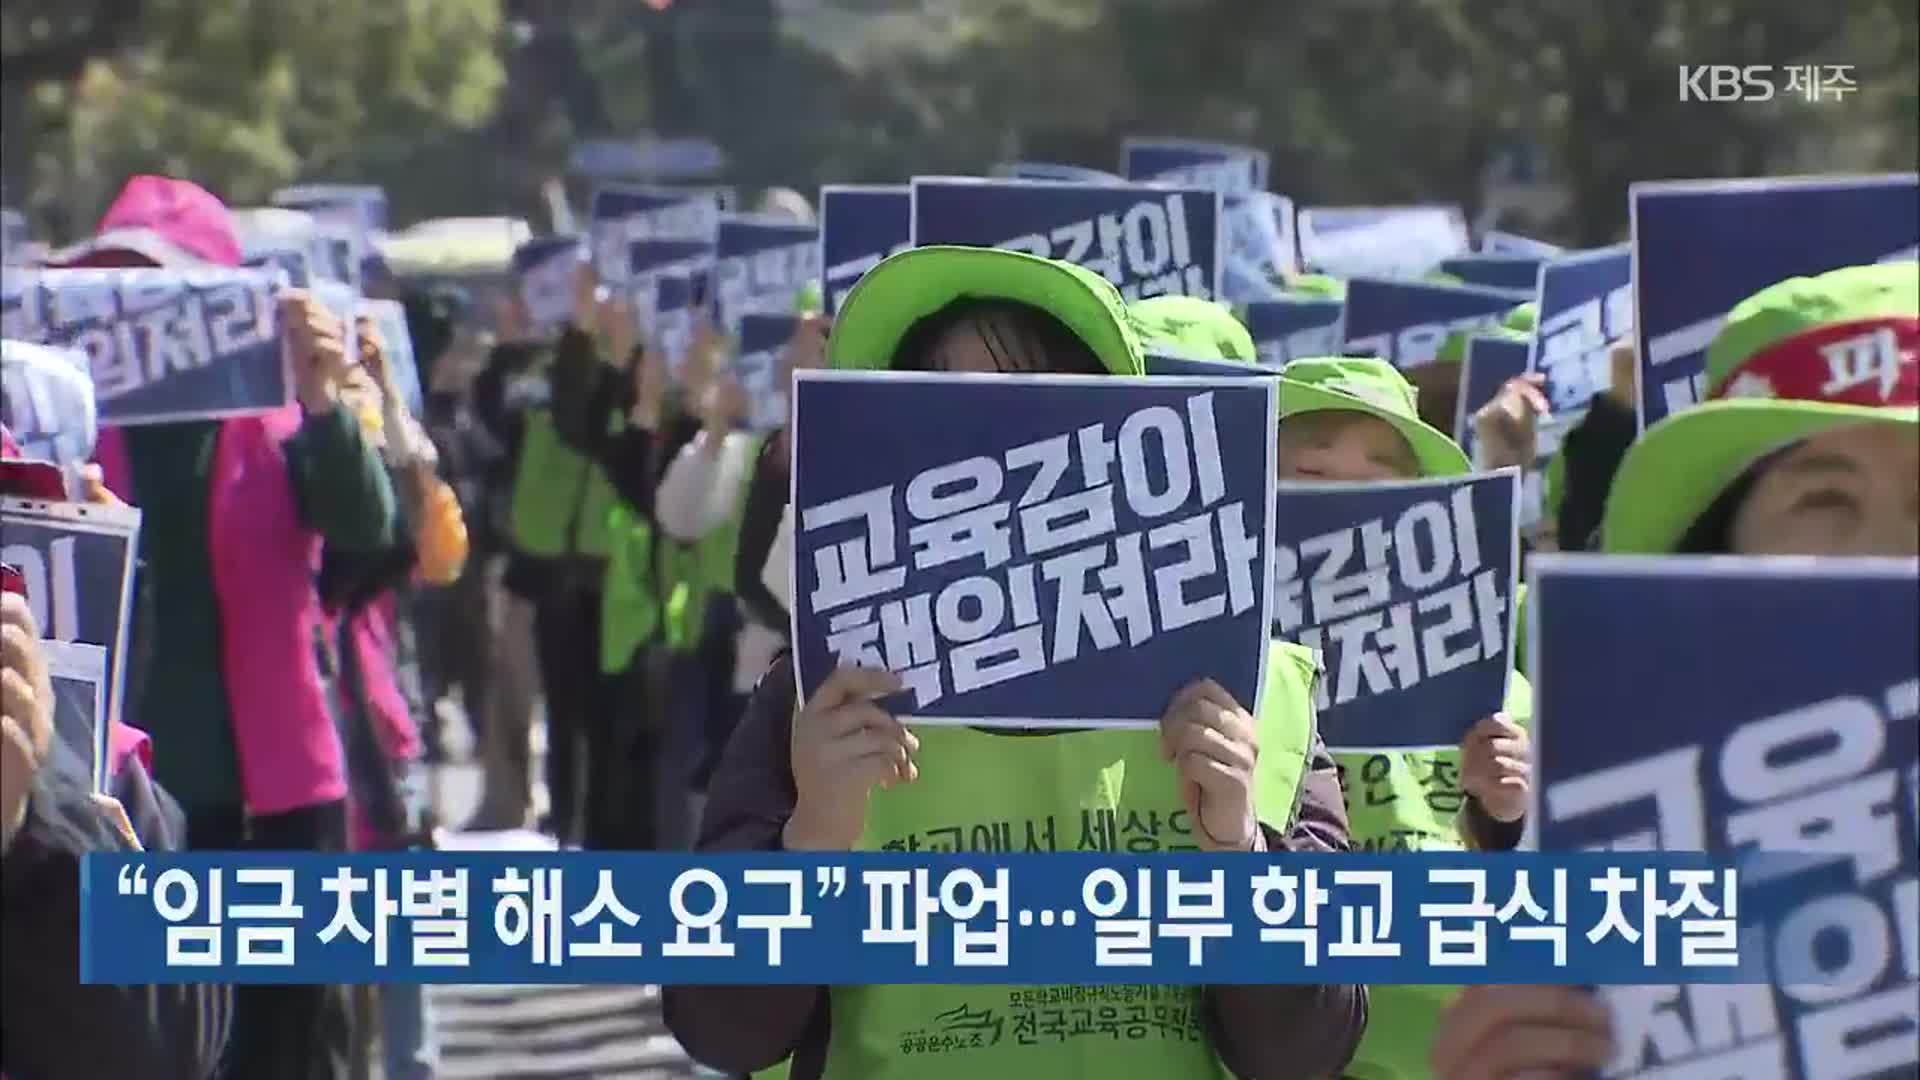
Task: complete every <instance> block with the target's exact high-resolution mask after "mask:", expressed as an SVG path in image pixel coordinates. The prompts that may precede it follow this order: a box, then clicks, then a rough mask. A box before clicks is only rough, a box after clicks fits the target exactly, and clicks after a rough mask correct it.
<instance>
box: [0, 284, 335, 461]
mask: <svg viewBox="0 0 1920 1080" xmlns="http://www.w3.org/2000/svg"><path fill="white" fill-rule="evenodd" d="M285 282H286V279H285V278H284V277H283V276H282V275H280V274H279V273H278V272H275V271H261V270H224V269H223V270H190V271H181V270H157V269H138V270H47V271H42V270H14V271H10V272H9V273H8V274H7V275H6V277H5V281H4V283H0V335H4V336H5V337H9V338H13V339H15V340H19V341H30V342H34V343H36V344H41V345H54V346H61V347H65V348H72V349H78V350H80V351H82V352H84V353H85V354H86V356H87V367H88V371H89V374H90V375H91V377H92V379H93V392H94V402H95V406H96V408H97V410H98V415H99V423H100V426H102V427H129V426H132V425H136V424H165V423H177V422H179V421H183V420H210V419H220V418H225V417H233V416H248V415H255V414H259V413H265V412H272V411H273V410H275V409H278V408H280V407H281V406H283V405H285V404H287V402H289V401H291V400H293V378H292V373H291V371H290V370H289V364H288V357H287V356H286V354H285V352H284V350H283V349H282V347H281V335H280V308H279V303H278V299H277V296H278V293H279V291H280V289H281V288H282V287H283V286H284V284H285ZM345 310H349V311H350V310H351V308H347V309H345Z"/></svg>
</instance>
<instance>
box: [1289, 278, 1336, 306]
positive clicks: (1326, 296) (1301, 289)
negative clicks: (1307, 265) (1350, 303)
mask: <svg viewBox="0 0 1920 1080" xmlns="http://www.w3.org/2000/svg"><path fill="white" fill-rule="evenodd" d="M1287 292H1289V293H1291V294H1293V295H1294V296H1304V297H1308V298H1310V299H1314V300H1345V299H1346V298H1347V283H1346V282H1344V281H1341V280H1340V279H1339V278H1337V277H1333V276H1332V275H1329V274H1295V275H1293V276H1292V277H1290V278H1288V279H1287Z"/></svg>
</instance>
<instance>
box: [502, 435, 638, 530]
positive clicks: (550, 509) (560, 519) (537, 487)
mask: <svg viewBox="0 0 1920 1080" xmlns="http://www.w3.org/2000/svg"><path fill="white" fill-rule="evenodd" d="M623 421H624V418H622V417H618V416H616V417H615V418H614V420H613V425H612V426H613V429H614V430H615V431H618V430H619V428H620V427H621V425H622V423H623ZM618 501H619V496H618V495H617V494H616V493H615V492H614V489H613V484H612V483H611V482H609V481H608V480H607V476H606V472H605V471H604V470H602V469H601V468H600V466H599V465H598V464H597V463H595V462H593V461H590V460H588V459H587V458H586V457H585V456H583V455H581V454H580V453H579V452H578V451H576V450H574V449H573V448H572V447H569V446H567V445H566V444H565V443H563V442H561V441H560V435H559V433H558V432H557V431H555V430H554V427H553V414H552V413H551V412H550V411H549V410H547V409H534V410H531V411H529V412H528V413H527V419H526V427H525V430H524V432H523V434H522V435H521V440H520V464H519V467H518V469H517V470H516V471H515V473H514V480H513V512H512V525H513V543H514V546H515V547H517V548H518V549H519V550H521V551H523V552H525V553H526V554H528V555H537V556H540V557H542V558H548V559H553V558H559V557H561V556H563V555H586V556H591V557H593V558H600V559H604V558H606V557H607V554H608V550H609V540H610V537H609V533H608V521H607V518H608V514H609V513H610V512H611V511H612V509H613V506H614V504H615V503H616V502H618Z"/></svg>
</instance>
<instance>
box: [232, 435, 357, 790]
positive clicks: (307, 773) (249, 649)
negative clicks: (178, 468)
mask: <svg viewBox="0 0 1920 1080" xmlns="http://www.w3.org/2000/svg"><path fill="white" fill-rule="evenodd" d="M300 421H301V413H300V407H299V406H298V405H289V406H287V407H285V408H283V409H281V410H279V411H277V412H273V413H268V414H267V415H265V416H255V417H244V418H241V419H237V420H228V421H226V422H225V423H224V424H223V425H221V428H220V437H219V440H218V444H217V448H216V450H215V452H214V462H213V471H212V476H211V477H210V479H209V485H208V486H209V491H210V495H209V499H210V506H209V511H208V512H209V515H210V517H211V518H212V521H211V522H210V525H211V537H210V541H209V546H210V548H211V554H212V560H213V585H214V592H215V594H216V596H217V597H218V598H219V602H220V624H221V636H222V638H223V659H224V666H225V670H226V677H227V701H228V704H229V706H230V708H231V709H232V715H233V741H234V748H235V750H236V751H237V752H238V755H239V758H240V781H241V788H242V791H243V792H244V793H245V796H246V801H247V810H248V812H250V813H253V814H277V813H282V812H285V811H288V810H295V809H298V808H300V807H304V806H313V805H316V804H318V803H324V802H332V801H334V800H336V799H342V798H345V797H346V794H347V777H346V761H345V755H344V753H343V752H342V750H341V746H340V733H339V729H338V728H337V727H335V725H334V718H333V713H332V710H331V709H330V708H329V705H328V700H327V693H328V688H327V685H326V683H325V682H324V681H323V680H322V678H321V675H320V664H319V658H318V656H317V655H316V652H315V649H316V647H317V646H318V644H319V643H320V642H322V641H324V640H325V637H324V635H325V632H326V623H325V621H324V617H323V616H322V614H321V611H320V598H319V595H318V593H316V592H315V590H314V574H315V573H316V572H317V571H318V569H319V562H320V536H319V534H317V533H314V532H311V531H309V530H308V529H307V528H306V527H305V526H303V525H302V524H301V522H300V516H299V511H298V510H297V508H296V507H295V505H294V497H293V484H292V481H291V480H290V479H289V478H288V476H287V460H286V454H285V450H284V444H285V443H286V441H287V440H288V439H289V438H291V437H292V436H293V434H294V433H295V432H297V431H299V430H300Z"/></svg>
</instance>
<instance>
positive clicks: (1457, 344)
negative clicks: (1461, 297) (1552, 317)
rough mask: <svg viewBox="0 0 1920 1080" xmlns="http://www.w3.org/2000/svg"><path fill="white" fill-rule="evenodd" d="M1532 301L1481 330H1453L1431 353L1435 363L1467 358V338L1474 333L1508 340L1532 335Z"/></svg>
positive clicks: (1520, 339) (1534, 309) (1534, 311)
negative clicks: (1436, 350) (1497, 323)
mask: <svg viewBox="0 0 1920 1080" xmlns="http://www.w3.org/2000/svg"><path fill="white" fill-rule="evenodd" d="M1537 311H1538V309H1537V308H1535V307H1534V305H1533V301H1531V300H1529V301H1527V302H1526V303H1524V304H1521V305H1520V306H1519V307H1517V308H1514V309H1513V310H1512V311H1509V312H1507V313H1506V314H1505V315H1502V316H1501V317H1500V324H1499V325H1498V326H1493V327H1489V328H1485V329H1481V330H1455V331H1454V332H1453V333H1451V334H1448V335H1447V339H1446V340H1445V341H1442V342H1441V343H1440V351H1439V352H1437V353H1435V354H1434V355H1433V362H1434V363H1436V364H1445V363H1454V364H1457V363H1460V362H1461V361H1462V360H1465V359H1466V358H1467V339H1469V338H1471V337H1473V335H1475V334H1484V335H1486V336H1488V337H1501V338H1506V339H1507V340H1509V341H1525V340H1526V339H1527V338H1529V337H1532V336H1533V323H1534V317H1535V313H1536V312H1537Z"/></svg>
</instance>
